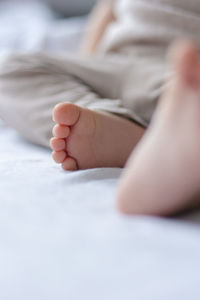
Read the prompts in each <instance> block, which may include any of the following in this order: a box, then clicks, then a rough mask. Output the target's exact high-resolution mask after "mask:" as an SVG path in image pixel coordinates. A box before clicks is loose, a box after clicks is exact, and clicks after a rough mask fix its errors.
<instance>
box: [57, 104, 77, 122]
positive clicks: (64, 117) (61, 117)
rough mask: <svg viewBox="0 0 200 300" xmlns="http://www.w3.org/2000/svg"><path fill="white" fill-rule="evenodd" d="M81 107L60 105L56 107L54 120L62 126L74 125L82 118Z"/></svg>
mask: <svg viewBox="0 0 200 300" xmlns="http://www.w3.org/2000/svg"><path fill="white" fill-rule="evenodd" d="M80 111H81V109H80V107H79V106H77V105H74V104H72V103H60V104H58V105H56V106H55V108H54V111H53V120H54V121H55V122H56V123H58V124H62V125H67V126H72V125H74V124H75V123H76V122H77V121H78V119H79V116H80Z"/></svg>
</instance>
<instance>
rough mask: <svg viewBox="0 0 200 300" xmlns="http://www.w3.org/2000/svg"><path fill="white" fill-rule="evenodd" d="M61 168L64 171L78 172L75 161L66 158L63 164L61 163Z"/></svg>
mask: <svg viewBox="0 0 200 300" xmlns="http://www.w3.org/2000/svg"><path fill="white" fill-rule="evenodd" d="M62 167H63V169H64V170H65V171H76V170H78V166H77V163H76V161H75V159H73V158H71V157H68V158H66V159H65V160H64V162H63V163H62Z"/></svg>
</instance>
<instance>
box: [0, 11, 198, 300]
mask: <svg viewBox="0 0 200 300" xmlns="http://www.w3.org/2000/svg"><path fill="white" fill-rule="evenodd" d="M43 17H44V15H43ZM44 19H45V17H44V18H43V20H44ZM1 20H2V19H1ZM0 22H1V21H0ZM70 22H71V21H70ZM78 22H79V21H78ZM80 22H82V21H80ZM75 23H76V24H77V21H76V22H75ZM75 23H74V24H75ZM48 24H49V23H48ZM80 24H82V23H79V29H77V32H80V30H83V29H82V28H81V29H80V27H82V26H80ZM45 26H46V25H45ZM48 26H49V25H48ZM73 26H74V25H73ZM73 26H72V27H70V26H69V28H72V31H73V28H75V27H73ZM75 26H76V25H75ZM40 28H43V27H42V26H41V27H40ZM48 28H49V27H48ZM54 28H56V27H54ZM63 28H64V27H63ZM77 28H78V27H77ZM10 30H11V29H10ZM41 32H42V30H41ZM46 32H47V31H46ZM55 32H57V30H56V29H55ZM56 34H59V32H58V33H56ZM56 34H55V35H56ZM0 36H1V34H0ZM33 36H34V39H32V41H34V42H33V43H32V46H31V43H30V41H29V40H27V44H26V45H25V44H22V45H20V46H19V48H20V49H21V48H23V47H24V49H25V48H26V49H27V50H30V51H33V50H34V49H35V50H38V49H39V48H40V47H41V45H43V43H40V42H41V40H39V41H40V42H39V43H36V41H37V38H38V35H37V34H36V35H33ZM64 36H65V35H64ZM73 36H76V34H75V35H73ZM67 38H68V37H67V36H66V40H67ZM10 41H13V39H10ZM60 41H61V44H60V45H63V44H62V38H61V39H60ZM74 41H76V42H75V44H76V45H77V41H78V39H75V40H74ZM4 42H5V43H6V39H5V40H4ZM1 43H2V44H3V41H1ZM7 43H8V44H7V45H9V47H8V48H7V49H6V48H5V47H2V49H3V48H4V50H6V51H7V50H8V49H12V45H11V44H9V41H8V39H7ZM50 48H51V47H50ZM24 49H23V50H24ZM31 49H32V50H31ZM54 50H55V49H54ZM54 50H53V51H54ZM120 173H121V170H120V169H94V170H87V171H81V172H75V173H67V172H64V171H62V170H61V169H60V167H59V166H57V165H55V164H54V163H53V161H52V160H51V155H50V151H48V150H45V149H43V148H40V147H36V146H34V145H31V144H28V143H26V142H25V141H23V140H22V139H21V138H20V137H19V136H18V135H17V134H16V133H15V132H14V131H13V130H11V129H9V128H7V127H5V126H3V125H0V299H1V300H58V299H59V300H66V299H67V300H68V299H70V300H129V299H130V300H133V299H136V300H169V299H170V300H177V299H182V300H186V299H187V300H188V299H193V300H199V299H200V284H199V283H200V282H199V281H200V279H199V278H200V217H199V213H198V212H196V213H195V214H192V215H187V216H185V219H187V221H183V220H164V219H159V218H145V217H137V218H136V217H134V218H128V217H123V216H121V215H120V214H118V212H117V211H116V209H115V188H116V184H117V180H118V178H119V175H120Z"/></svg>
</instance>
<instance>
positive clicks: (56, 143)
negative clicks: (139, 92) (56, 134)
mask: <svg viewBox="0 0 200 300" xmlns="http://www.w3.org/2000/svg"><path fill="white" fill-rule="evenodd" d="M50 146H51V148H52V149H53V150H54V151H57V152H58V151H62V150H65V149H66V142H65V140H63V139H59V138H52V139H51V140H50Z"/></svg>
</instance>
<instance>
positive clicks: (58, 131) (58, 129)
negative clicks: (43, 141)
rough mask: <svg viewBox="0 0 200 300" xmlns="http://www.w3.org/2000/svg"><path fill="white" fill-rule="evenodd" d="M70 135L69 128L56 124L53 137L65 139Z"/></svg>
mask: <svg viewBox="0 0 200 300" xmlns="http://www.w3.org/2000/svg"><path fill="white" fill-rule="evenodd" d="M69 134H70V128H69V127H68V126H65V125H60V124H57V125H55V126H54V128H53V136H54V137H57V138H61V139H64V138H65V139H66V138H67V137H68V136H69Z"/></svg>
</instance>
